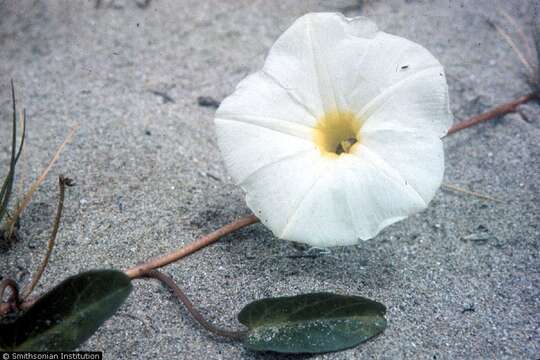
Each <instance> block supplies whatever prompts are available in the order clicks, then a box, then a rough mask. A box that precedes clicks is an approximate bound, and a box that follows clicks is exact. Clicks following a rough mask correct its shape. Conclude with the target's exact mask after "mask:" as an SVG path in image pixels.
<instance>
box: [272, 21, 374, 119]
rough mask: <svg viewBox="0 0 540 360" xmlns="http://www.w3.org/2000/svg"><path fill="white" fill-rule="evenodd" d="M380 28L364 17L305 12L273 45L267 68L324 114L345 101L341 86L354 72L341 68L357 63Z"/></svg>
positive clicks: (312, 109) (313, 110)
mask: <svg viewBox="0 0 540 360" xmlns="http://www.w3.org/2000/svg"><path fill="white" fill-rule="evenodd" d="M376 33H377V27H376V25H375V24H374V23H373V22H371V21H370V20H368V19H366V18H363V17H358V18H354V19H348V18H346V17H344V16H343V15H341V14H337V13H312V14H307V15H304V16H302V17H300V18H299V19H297V20H296V21H295V22H294V23H293V24H292V25H291V27H290V28H288V29H287V30H286V31H285V32H284V33H283V35H281V36H280V38H279V39H278V40H277V41H276V42H275V44H274V45H273V46H272V48H271V49H270V53H269V55H268V58H267V60H266V62H265V65H264V68H263V71H264V72H265V73H267V74H268V75H269V76H271V77H272V78H273V79H275V81H276V83H279V84H281V85H282V86H283V87H284V88H285V89H287V90H288V91H289V93H291V94H292V96H293V97H295V98H297V99H298V101H299V102H301V103H303V104H306V107H308V108H309V109H310V112H311V113H312V114H313V115H314V116H315V117H316V118H319V117H321V116H323V115H324V113H325V112H330V111H334V110H337V109H340V108H343V107H344V106H346V103H345V98H344V92H342V91H340V89H339V85H340V83H341V82H343V81H346V79H347V78H350V77H351V76H354V73H352V72H347V71H340V69H342V68H343V65H344V64H347V63H349V64H350V63H358V62H359V61H360V59H362V57H363V56H364V55H365V54H366V52H367V50H368V48H369V44H370V39H371V38H373V37H374V36H375V34H376ZM347 68H348V69H349V68H350V66H349V67H347Z"/></svg>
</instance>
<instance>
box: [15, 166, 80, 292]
mask: <svg viewBox="0 0 540 360" xmlns="http://www.w3.org/2000/svg"><path fill="white" fill-rule="evenodd" d="M58 184H59V187H60V191H59V195H58V207H57V209H56V216H55V218H54V223H53V227H52V232H51V236H50V237H49V242H48V244H47V253H46V254H45V257H44V258H43V260H42V261H41V264H40V265H39V267H38V268H37V270H36V272H35V273H34V276H33V277H32V282H31V283H30V285H29V286H28V288H27V289H26V290H25V292H24V294H23V296H22V298H23V299H26V298H28V296H29V295H30V294H31V293H32V291H33V290H34V289H35V287H36V286H37V284H38V282H39V280H40V279H41V276H42V275H43V272H44V271H45V268H46V267H47V264H48V263H49V258H50V256H51V254H52V251H53V248H54V242H55V240H56V235H57V234H58V228H59V227H60V219H61V218H62V211H63V209H64V196H65V193H66V186H71V185H72V182H71V180H70V179H67V178H65V177H63V176H60V177H59V178H58Z"/></svg>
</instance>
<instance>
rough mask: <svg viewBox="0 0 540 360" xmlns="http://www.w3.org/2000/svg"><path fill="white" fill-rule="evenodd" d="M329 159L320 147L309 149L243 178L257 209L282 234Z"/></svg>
mask: <svg viewBox="0 0 540 360" xmlns="http://www.w3.org/2000/svg"><path fill="white" fill-rule="evenodd" d="M327 165H328V160H327V159H324V158H322V157H321V156H320V155H319V152H318V151H315V150H313V151H306V152H303V153H300V154H298V155H297V156H291V157H289V158H286V159H283V160H282V161H279V162H276V163H273V164H270V165H268V166H265V167H263V168H261V169H260V170H258V171H257V172H255V173H254V174H253V175H252V176H249V177H247V178H246V179H245V180H244V181H243V182H242V184H241V185H242V187H243V188H244V190H246V193H247V194H246V202H247V205H248V207H249V208H250V209H251V210H252V211H253V213H254V214H255V215H256V216H257V217H258V218H259V219H260V220H261V222H262V223H263V224H265V225H266V226H267V227H268V228H270V229H271V230H272V231H273V232H274V234H275V235H276V236H278V237H281V234H282V232H283V229H285V227H286V225H287V222H288V221H289V218H290V217H291V216H292V215H293V214H294V212H295V211H296V209H297V208H298V207H299V206H300V205H301V203H302V199H303V198H304V197H305V196H306V194H308V193H309V192H310V191H311V188H312V187H313V186H314V185H315V184H316V182H317V181H318V179H319V177H320V175H321V173H322V172H323V171H324V170H325V169H326V167H327Z"/></svg>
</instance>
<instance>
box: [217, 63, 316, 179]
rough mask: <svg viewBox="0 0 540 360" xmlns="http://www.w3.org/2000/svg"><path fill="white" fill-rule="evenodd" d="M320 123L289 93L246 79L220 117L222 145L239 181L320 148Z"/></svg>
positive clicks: (254, 78) (260, 78)
mask: <svg viewBox="0 0 540 360" xmlns="http://www.w3.org/2000/svg"><path fill="white" fill-rule="evenodd" d="M312 122H314V119H313V118H312V117H311V115H310V114H309V113H307V112H306V111H305V109H304V108H302V107H301V106H299V105H298V104H296V103H295V102H294V101H292V100H291V99H290V97H289V96H288V94H287V92H286V91H285V90H284V89H283V88H281V87H279V86H278V85H276V84H275V83H273V82H272V81H271V80H269V79H268V78H267V77H266V76H265V75H264V74H262V73H260V72H259V73H256V74H253V75H251V76H249V77H248V78H246V79H245V80H243V81H242V82H241V83H240V84H239V85H238V87H237V90H236V91H235V92H234V94H233V95H231V96H229V97H227V98H226V99H225V100H224V101H223V103H222V104H221V106H220V107H219V109H218V111H217V113H216V119H215V124H216V131H217V137H218V144H219V147H220V149H221V151H222V153H223V157H224V159H225V164H226V165H227V168H228V169H229V172H230V173H231V175H232V176H233V178H234V179H235V181H236V182H238V183H240V182H242V181H244V179H245V178H246V177H248V176H249V175H250V174H252V173H254V172H255V171H257V170H258V169H259V168H262V167H265V166H267V165H269V164H272V163H274V162H277V161H280V160H281V159H284V158H288V157H290V156H293V155H295V154H298V153H301V152H304V151H306V150H310V149H315V145H314V144H313V142H312V141H311V137H312V132H311V128H310V127H308V126H309V125H310V124H311V123H312Z"/></svg>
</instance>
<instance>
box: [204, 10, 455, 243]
mask: <svg viewBox="0 0 540 360" xmlns="http://www.w3.org/2000/svg"><path fill="white" fill-rule="evenodd" d="M451 120H452V118H451V114H450V111H449V106H448V88H447V84H446V79H445V76H444V71H443V68H442V66H441V64H440V63H439V62H438V61H437V59H435V58H434V57H433V55H431V54H430V53H429V52H428V51H427V50H426V49H425V48H423V47H422V46H420V45H418V44H416V43H413V42H411V41H409V40H406V39H403V38H400V37H397V36H393V35H390V34H387V33H384V32H382V31H378V30H377V27H376V25H375V24H374V23H373V22H371V21H369V20H367V19H366V18H363V17H358V18H353V19H348V18H345V17H344V16H343V15H341V14H336V13H313V14H307V15H304V16H302V17H301V18H299V19H298V20H296V21H295V22H294V24H293V25H292V26H291V27H290V28H289V29H288V30H286V31H285V33H284V34H283V35H281V37H280V38H279V39H278V40H277V41H276V43H275V44H274V45H273V46H272V48H271V50H270V53H269V55H268V58H267V59H266V62H265V64H264V67H263V69H262V70H261V71H259V72H257V73H255V74H253V75H250V76H249V77H247V78H246V79H244V80H243V81H242V82H240V84H239V85H238V87H237V88H236V90H235V92H234V93H233V94H232V95H231V96H229V97H227V98H226V99H225V100H224V101H223V103H222V104H221V106H220V107H219V109H218V111H217V113H216V119H215V123H216V127H217V135H218V143H219V147H220V148H221V150H222V152H223V156H224V158H225V163H226V166H227V168H228V170H229V172H230V173H231V174H232V176H233V178H234V179H235V180H236V182H237V183H238V184H240V185H241V186H242V188H243V189H244V190H245V191H246V202H247V204H248V206H249V208H250V209H251V210H252V211H253V212H254V214H255V215H256V216H257V217H259V219H260V220H261V221H262V222H263V223H264V224H265V225H266V226H268V227H269V228H270V229H271V230H272V231H273V233H274V234H275V235H276V236H277V237H279V238H282V239H286V240H291V241H297V242H303V243H307V244H310V245H313V246H317V247H328V246H337V245H350V244H355V243H357V242H358V240H359V239H362V240H366V239H370V238H372V237H374V236H375V235H377V233H379V231H381V230H382V229H383V228H384V227H386V226H388V225H390V224H392V223H394V222H396V221H399V220H402V219H404V218H406V217H407V216H409V215H411V214H413V213H415V212H418V211H420V210H422V209H424V208H425V207H426V206H427V204H428V203H429V202H430V201H431V199H432V198H433V196H434V194H435V192H436V191H437V189H438V187H439V186H440V184H441V180H442V176H443V171H444V154H443V146H442V142H441V139H440V138H441V137H442V136H444V134H446V131H447V130H448V128H449V126H450V123H451Z"/></svg>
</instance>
